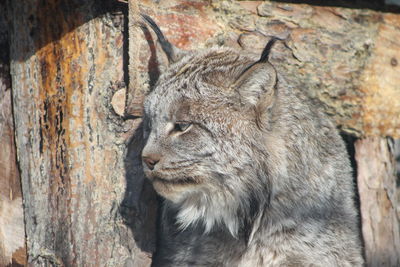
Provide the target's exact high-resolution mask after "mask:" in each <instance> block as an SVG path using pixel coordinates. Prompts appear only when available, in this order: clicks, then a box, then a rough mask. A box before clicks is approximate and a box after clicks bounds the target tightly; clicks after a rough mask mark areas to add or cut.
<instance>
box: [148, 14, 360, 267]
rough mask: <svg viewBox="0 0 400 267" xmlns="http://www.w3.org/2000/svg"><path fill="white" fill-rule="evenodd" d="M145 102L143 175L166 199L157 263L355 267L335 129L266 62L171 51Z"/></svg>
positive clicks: (233, 54) (345, 169)
mask: <svg viewBox="0 0 400 267" xmlns="http://www.w3.org/2000/svg"><path fill="white" fill-rule="evenodd" d="M144 19H145V20H146V22H147V23H148V24H149V25H150V26H151V27H152V28H153V30H154V31H155V32H156V34H157V36H158V39H159V43H160V44H161V47H162V49H163V51H164V52H165V53H166V55H167V57H168V59H169V66H168V67H167V68H166V70H165V71H164V73H162V75H161V76H160V77H159V79H158V81H157V83H156V85H155V86H154V88H153V89H152V91H151V92H150V93H149V94H148V95H147V97H146V100H145V104H144V111H145V112H144V121H143V125H144V126H143V127H144V137H145V140H146V145H145V147H144V149H143V152H142V159H143V168H144V172H145V174H146V176H147V178H148V179H150V180H151V182H152V183H153V186H154V188H155V190H156V191H157V193H158V194H159V195H161V196H162V197H163V198H164V199H165V200H164V204H163V207H162V215H161V218H160V222H161V225H160V234H159V238H160V240H159V247H158V250H157V253H156V255H155V256H154V261H153V264H154V266H361V265H362V263H363V260H362V256H361V245H360V238H359V229H358V226H357V211H356V208H355V205H354V200H353V198H354V187H353V182H352V170H351V167H350V162H349V159H348V155H347V152H346V149H345V145H344V143H343V141H342V140H341V138H340V136H339V134H338V132H337V130H336V128H335V126H334V125H333V124H332V123H331V122H330V121H329V119H328V118H327V117H326V116H325V115H324V114H323V113H322V112H320V111H319V110H318V109H317V108H316V107H315V106H313V104H311V102H310V101H309V100H308V98H307V97H306V96H304V95H303V94H302V93H301V91H299V90H297V89H296V88H293V87H291V86H290V85H289V84H287V83H286V82H285V79H284V77H283V76H282V75H281V74H279V73H277V72H276V70H275V68H274V66H273V65H272V64H271V63H269V61H268V54H269V52H270V49H271V47H272V44H273V41H271V42H269V43H268V44H267V46H266V48H265V49H264V51H263V53H262V55H261V56H260V57H258V58H254V57H252V56H249V55H245V54H244V53H243V52H239V51H235V50H232V49H230V48H223V47H222V48H221V47H220V48H212V49H206V50H201V51H179V50H178V49H177V48H176V47H174V46H173V45H172V44H170V43H169V42H168V40H167V39H166V38H165V37H164V35H163V34H162V32H161V31H160V29H159V28H158V26H157V25H156V24H155V22H154V21H153V20H152V19H151V18H149V17H147V16H144Z"/></svg>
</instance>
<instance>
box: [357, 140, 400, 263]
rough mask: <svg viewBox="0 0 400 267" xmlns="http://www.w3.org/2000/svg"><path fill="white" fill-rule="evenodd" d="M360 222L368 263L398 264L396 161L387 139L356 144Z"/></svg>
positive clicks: (399, 248) (399, 247)
mask: <svg viewBox="0 0 400 267" xmlns="http://www.w3.org/2000/svg"><path fill="white" fill-rule="evenodd" d="M355 150H356V156H355V158H356V161H357V173H358V175H357V182H358V190H359V195H360V210H361V225H362V234H363V237H364V244H365V257H366V262H367V266H371V267H378V266H393V267H394V266H400V254H399V251H400V234H399V225H400V224H399V218H398V217H397V213H396V208H397V207H398V199H397V192H396V163H395V161H394V157H393V144H392V142H391V141H390V140H387V139H386V138H366V139H360V140H358V141H357V142H356V144H355Z"/></svg>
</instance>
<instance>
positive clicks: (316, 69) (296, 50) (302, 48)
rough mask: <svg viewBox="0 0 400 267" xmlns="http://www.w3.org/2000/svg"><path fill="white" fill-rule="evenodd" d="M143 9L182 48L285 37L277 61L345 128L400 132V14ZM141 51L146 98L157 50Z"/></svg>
mask: <svg viewBox="0 0 400 267" xmlns="http://www.w3.org/2000/svg"><path fill="white" fill-rule="evenodd" d="M134 2H135V1H134ZM140 10H141V11H142V12H144V13H147V14H149V15H151V16H153V17H154V18H155V20H156V21H157V22H158V24H159V25H160V26H161V28H162V30H163V31H164V32H165V34H166V36H167V37H168V38H169V39H170V40H171V42H172V43H174V44H176V45H177V46H178V47H180V48H183V49H197V48H201V47H202V46H204V44H205V45H206V46H210V45H221V44H223V45H228V46H233V47H235V48H239V49H240V48H243V49H244V50H247V51H250V52H255V53H259V52H260V51H261V50H262V48H263V45H264V44H265V43H266V41H267V40H268V39H269V38H270V37H271V36H277V37H279V38H282V39H283V42H282V43H281V44H278V45H276V46H275V48H274V51H273V52H272V53H271V61H272V62H273V63H274V64H275V66H277V67H278V68H279V70H280V71H281V72H282V73H286V79H289V80H290V83H291V84H292V85H294V86H296V87H299V88H303V89H304V91H306V92H308V93H309V94H310V95H311V96H312V97H313V98H314V99H316V100H317V101H319V102H321V103H322V105H323V107H324V109H325V111H326V112H327V113H328V114H330V115H332V117H333V118H334V119H335V120H336V122H337V124H338V125H339V126H340V127H341V129H343V131H345V132H346V133H349V134H352V135H355V136H358V137H360V136H392V137H394V138H399V137H400V116H399V114H400V101H398V99H400V75H398V73H399V70H400V64H399V62H400V14H394V13H382V12H377V11H373V10H367V9H354V8H353V9H349V8H342V7H324V6H311V5H307V4H286V3H277V2H270V1H265V2H264V1H239V2H236V3H235V2H227V1H210V2H206V1H204V2H188V1H172V2H171V1H162V2H159V3H157V4H155V3H154V2H152V1H141V2H140ZM142 38H144V35H143V34H142ZM146 38H147V39H149V37H148V36H146ZM132 42H133V43H132V46H133V45H135V46H136V47H137V46H138V45H140V43H137V41H136V39H135V40H132ZM138 50H139V51H140V54H139V59H140V60H139V62H140V64H136V65H137V67H136V69H138V70H139V72H138V73H140V75H141V77H139V78H140V79H138V81H137V84H136V85H134V86H132V87H131V89H134V90H137V91H138V92H135V93H134V95H135V96H136V98H137V99H138V101H136V102H137V103H140V99H142V98H143V97H142V96H143V92H144V91H145V90H143V88H146V87H148V82H149V81H151V77H149V76H150V75H148V76H146V75H144V74H143V73H147V72H149V73H153V72H155V66H154V64H150V62H151V61H150V60H149V59H150V58H151V56H150V55H152V56H154V54H155V53H154V51H153V52H152V53H151V54H150V53H149V45H148V44H146V43H142V45H141V46H140V48H139V49H138ZM136 51H137V50H136ZM130 58H133V59H132V60H137V58H138V56H137V54H135V55H131V57H130Z"/></svg>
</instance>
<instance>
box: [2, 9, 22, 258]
mask: <svg viewBox="0 0 400 267" xmlns="http://www.w3.org/2000/svg"><path fill="white" fill-rule="evenodd" d="M4 8H5V6H4V4H3V3H1V2H0V9H1V10H4ZM4 15H5V13H0V146H1V148H0V266H9V265H11V266H22V265H24V264H25V263H26V248H25V228H24V216H23V208H22V193H21V183H20V176H19V171H18V166H17V161H16V159H17V156H16V151H15V142H14V122H13V116H12V104H11V103H12V101H11V77H10V60H9V47H8V32H7V27H6V18H5V17H4Z"/></svg>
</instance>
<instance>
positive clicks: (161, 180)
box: [151, 176, 199, 185]
mask: <svg viewBox="0 0 400 267" xmlns="http://www.w3.org/2000/svg"><path fill="white" fill-rule="evenodd" d="M151 181H152V182H153V183H162V184H166V185H189V184H190V185H193V184H198V183H199V181H197V180H196V179H194V178H192V177H185V178H179V179H171V180H167V179H164V178H161V177H159V176H153V177H152V178H151Z"/></svg>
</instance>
